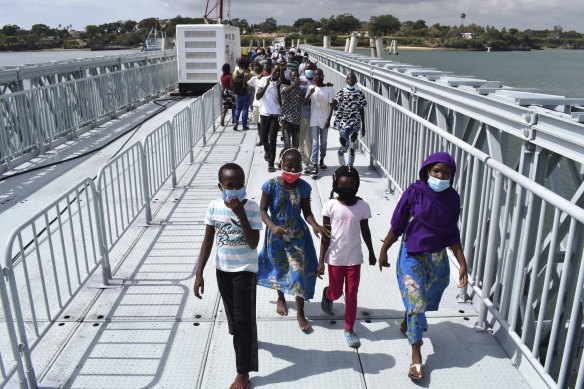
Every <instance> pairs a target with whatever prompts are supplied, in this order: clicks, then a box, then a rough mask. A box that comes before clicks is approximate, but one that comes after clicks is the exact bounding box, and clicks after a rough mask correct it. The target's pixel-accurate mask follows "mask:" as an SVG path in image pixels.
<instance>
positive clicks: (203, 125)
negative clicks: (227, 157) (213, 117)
mask: <svg viewBox="0 0 584 389" xmlns="http://www.w3.org/2000/svg"><path fill="white" fill-rule="evenodd" d="M199 110H200V111H201V126H202V127H203V131H202V132H203V145H207V135H206V134H207V122H206V121H205V95H204V94H203V95H201V99H200V102H199Z"/></svg>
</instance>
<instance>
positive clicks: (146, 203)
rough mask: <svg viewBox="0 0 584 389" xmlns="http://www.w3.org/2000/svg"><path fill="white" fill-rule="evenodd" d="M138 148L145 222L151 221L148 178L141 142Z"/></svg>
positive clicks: (144, 153)
mask: <svg viewBox="0 0 584 389" xmlns="http://www.w3.org/2000/svg"><path fill="white" fill-rule="evenodd" d="M138 144H139V146H138V148H139V150H140V162H141V164H142V172H141V173H142V192H143V193H144V212H145V214H146V224H150V222H151V221H152V210H151V209H150V182H149V180H148V161H147V160H146V150H144V146H143V145H142V142H139V143H138Z"/></svg>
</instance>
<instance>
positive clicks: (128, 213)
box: [0, 85, 220, 388]
mask: <svg viewBox="0 0 584 389" xmlns="http://www.w3.org/2000/svg"><path fill="white" fill-rule="evenodd" d="M219 96H220V86H219V85H216V86H215V87H214V88H213V89H211V90H209V91H208V92H207V93H205V94H204V95H203V96H201V97H200V98H198V99H196V100H195V101H193V102H192V103H191V104H190V105H189V107H187V108H186V109H185V110H182V111H180V112H179V113H178V114H176V115H175V117H173V119H172V121H167V122H165V123H164V124H163V125H161V126H160V127H158V128H157V129H156V130H154V131H153V132H152V133H151V134H149V135H148V136H147V137H146V138H145V140H144V142H136V143H135V144H134V145H132V146H130V147H129V148H128V149H126V150H125V151H124V152H122V153H121V154H119V155H118V156H116V157H115V158H113V159H112V160H110V161H109V162H108V163H107V164H106V165H104V166H103V167H102V168H101V169H100V171H99V173H98V175H97V178H96V183H95V184H94V182H93V181H92V180H91V179H89V178H87V179H85V180H83V181H82V182H81V183H80V184H78V185H77V186H75V187H74V188H72V189H71V190H69V191H68V192H66V193H65V194H64V195H62V196H61V197H59V198H58V199H57V200H55V201H53V202H52V203H51V204H49V205H48V206H47V207H45V208H44V209H43V210H42V211H41V212H39V213H38V214H37V215H35V216H34V217H32V218H29V219H28V220H26V221H24V222H23V223H22V224H21V225H20V226H19V227H18V228H17V229H15V230H14V232H13V233H12V234H11V236H10V238H9V240H8V245H7V249H6V252H5V256H4V268H3V273H4V276H5V277H6V279H7V283H5V281H4V278H2V280H0V302H1V303H2V314H3V316H4V321H5V322H4V325H5V330H4V329H3V328H2V325H0V333H2V341H0V388H3V387H4V386H5V385H6V384H7V383H8V382H9V380H11V379H17V380H18V382H19V385H20V387H22V388H36V387H37V382H36V375H35V371H34V367H33V365H32V361H31V352H32V351H33V350H34V349H35V347H36V346H37V345H38V343H39V342H40V341H41V340H42V339H43V337H44V336H45V335H46V333H47V332H48V331H49V329H50V328H51V326H52V324H53V323H54V322H55V320H58V318H59V317H60V316H61V314H62V313H63V312H64V310H65V309H66V308H67V306H68V305H69V304H70V303H71V301H72V300H73V298H74V297H75V296H76V294H77V293H78V292H79V291H80V290H81V288H83V286H84V285H85V284H86V282H87V281H88V279H89V278H90V277H91V276H92V275H93V273H94V272H95V271H96V269H98V268H99V267H101V279H102V282H103V284H104V285H108V283H109V281H110V280H111V268H110V264H109V252H110V251H111V250H112V248H113V247H114V246H115V245H116V244H117V243H118V242H119V240H120V239H121V238H122V237H123V235H124V233H125V232H126V231H127V230H128V229H129V227H130V226H131V225H132V223H133V222H134V221H135V220H136V219H137V218H138V217H139V216H140V215H141V214H142V213H143V214H144V217H145V219H146V222H147V223H149V222H150V221H151V219H152V215H151V211H150V201H151V200H152V196H153V195H154V194H155V193H156V192H157V191H158V190H160V188H161V187H162V185H163V184H164V182H165V181H166V180H168V178H169V177H171V176H172V177H174V179H173V185H176V169H177V167H178V165H179V164H180V163H181V161H182V160H184V159H185V157H186V156H187V155H188V154H190V153H191V152H192V147H190V150H189V148H188V147H185V145H193V146H194V145H195V144H196V143H198V142H199V141H200V140H202V141H205V132H206V131H207V129H209V128H210V127H211V126H213V129H214V122H215V117H214V116H212V115H214V113H215V112H220V111H219V110H218V109H217V104H220V100H219ZM219 106H220V105H219ZM203 114H204V117H201V116H203ZM176 150H179V151H178V154H177V151H176ZM193 157H194V156H193ZM193 157H192V158H191V159H190V160H191V161H192V160H193ZM0 278H1V277H0ZM28 323H32V325H29V324H28ZM4 334H6V335H7V336H4ZM7 356H11V359H8V358H7ZM15 374H17V378H14V375H15Z"/></svg>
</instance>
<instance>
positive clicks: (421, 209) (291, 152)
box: [194, 48, 467, 389]
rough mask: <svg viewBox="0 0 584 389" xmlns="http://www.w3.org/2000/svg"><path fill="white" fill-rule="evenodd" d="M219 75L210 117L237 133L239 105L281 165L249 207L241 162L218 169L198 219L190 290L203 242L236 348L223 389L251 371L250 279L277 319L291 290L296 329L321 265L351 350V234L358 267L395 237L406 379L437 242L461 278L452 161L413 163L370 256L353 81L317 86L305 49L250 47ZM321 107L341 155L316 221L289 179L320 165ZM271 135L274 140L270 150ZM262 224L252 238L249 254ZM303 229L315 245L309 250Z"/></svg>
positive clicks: (327, 306) (435, 281)
mask: <svg viewBox="0 0 584 389" xmlns="http://www.w3.org/2000/svg"><path fill="white" fill-rule="evenodd" d="M223 73H224V74H223V76H222V77H221V84H222V87H223V93H222V103H223V111H222V115H221V124H222V125H225V123H224V121H225V116H226V113H227V112H228V111H229V110H232V116H233V122H232V124H233V130H235V131H238V130H239V124H240V122H241V125H242V127H241V130H243V131H245V130H248V129H249V127H248V121H247V120H248V111H249V109H250V107H251V109H252V120H253V122H255V123H256V124H257V125H258V133H259V139H260V141H259V142H258V146H263V149H264V159H265V160H266V161H267V171H268V172H275V171H276V167H278V168H279V169H281V174H280V175H277V176H275V177H272V178H270V179H268V180H267V181H266V182H265V183H264V184H263V185H262V188H261V189H262V197H261V200H260V204H257V203H256V202H254V201H253V200H251V199H247V198H246V185H245V182H246V181H245V173H244V171H243V169H242V168H241V167H240V166H239V165H237V164H235V163H228V164H225V165H223V166H222V167H221V168H220V169H219V172H218V188H219V190H220V191H221V192H222V196H221V197H220V198H218V199H216V200H213V201H212V202H211V203H210V204H209V206H208V210H207V215H206V218H205V224H206V231H205V237H204V240H203V243H202V246H201V251H200V254H199V264H198V268H197V272H196V279H195V285H194V292H195V295H196V296H197V297H199V298H202V293H203V292H204V278H203V269H204V268H205V265H206V263H207V260H208V259H209V256H210V254H211V249H212V247H213V241H214V239H215V240H216V241H217V254H216V261H215V267H216V273H217V282H218V285H219V291H220V294H221V297H222V299H223V304H224V307H225V312H226V315H227V319H228V324H229V333H230V334H232V335H233V337H234V340H233V344H234V349H235V355H236V368H237V376H236V378H235V380H234V381H233V384H232V385H231V388H232V389H236V388H249V387H250V386H251V382H250V380H249V372H251V371H258V340H257V339H258V334H257V327H256V321H255V319H256V312H255V306H256V285H260V286H263V287H267V288H271V289H275V290H276V294H277V300H276V301H277V302H276V312H277V313H278V314H279V315H281V316H286V315H287V314H288V309H287V306H286V300H285V294H289V295H291V296H294V299H295V304H296V308H297V309H296V315H297V320H298V325H299V327H300V329H301V330H302V331H305V332H310V329H311V325H310V322H309V321H308V319H307V318H306V316H305V313H304V303H305V301H306V300H310V299H312V298H313V297H314V291H315V284H316V279H317V277H322V276H323V275H324V273H325V270H326V271H327V272H328V286H327V287H325V288H324V291H323V293H322V296H321V301H320V305H321V308H322V310H323V312H325V313H327V314H330V315H332V314H333V313H334V301H335V300H337V299H339V298H340V297H341V296H342V295H343V292H344V294H345V330H344V337H345V340H346V343H347V345H348V346H349V347H353V348H358V347H359V346H360V340H359V337H358V335H357V334H356V333H355V331H354V323H355V318H356V314H357V294H358V289H359V282H360V273H361V265H362V263H363V262H364V255H363V252H362V248H361V238H360V237H362V239H363V241H364V243H365V245H366V247H367V250H368V256H367V258H368V263H369V265H371V266H373V265H376V264H378V265H379V269H380V270H383V268H384V267H388V266H389V262H388V257H387V251H388V249H389V248H390V247H391V246H392V245H393V244H394V243H395V242H397V240H398V239H399V238H400V237H401V245H400V251H399V255H398V258H397V266H396V267H397V269H396V274H397V283H398V285H399V293H400V294H401V297H402V300H403V303H404V308H405V314H404V319H403V321H402V323H401V327H400V330H401V332H402V333H403V335H404V337H407V339H408V341H409V343H410V345H411V352H412V363H411V365H410V369H409V371H408V376H409V377H410V378H411V379H413V380H420V379H422V378H423V377H424V371H423V364H422V356H421V352H420V348H421V346H422V344H423V341H422V336H423V332H424V331H426V330H427V329H428V323H427V320H426V316H425V312H427V311H435V310H437V309H438V306H439V303H440V300H441V297H442V294H443V292H444V290H445V288H446V287H447V286H448V284H449V277H450V269H449V260H448V257H447V255H446V248H450V249H451V250H452V253H453V254H454V257H455V258H456V259H457V260H458V262H459V265H460V270H459V276H458V279H459V284H458V287H464V286H465V285H466V283H467V273H466V259H465V257H464V254H463V251H462V246H461V243H460V232H459V229H458V226H457V222H458V219H459V211H460V199H459V195H458V193H457V192H456V190H455V189H454V188H453V187H452V185H453V182H454V176H455V174H456V165H455V162H454V160H453V158H452V157H451V156H450V155H449V154H447V153H444V152H440V153H435V154H432V155H430V156H429V157H428V158H427V159H426V161H425V162H424V163H423V164H422V166H421V167H420V171H419V179H418V180H417V181H416V182H414V183H412V184H411V185H410V186H409V187H408V188H407V189H406V190H405V191H404V193H403V194H402V196H401V199H400V201H399V203H398V205H397V207H396V209H395V211H394V213H393V217H392V218H391V222H390V223H389V225H390V228H389V232H388V233H387V236H386V237H385V240H384V242H383V246H382V247H381V250H380V252H379V256H378V258H379V261H377V257H376V255H375V252H374V248H373V244H372V238H371V232H370V230H369V223H368V220H369V219H371V217H372V214H371V209H370V206H369V204H368V203H367V201H366V199H364V198H361V197H359V196H358V195H357V194H358V191H359V186H360V177H359V173H358V170H357V169H356V168H355V167H354V163H355V150H356V148H357V147H356V145H357V144H358V138H359V135H361V136H364V135H365V114H364V110H365V107H366V106H367V101H366V98H365V95H364V94H363V92H361V91H359V89H358V87H357V77H356V76H355V75H354V74H352V73H351V74H349V75H347V77H346V85H345V86H344V87H343V88H341V89H340V90H339V91H338V92H337V93H336V94H335V93H334V90H333V85H331V84H326V83H325V79H324V73H323V71H322V70H321V69H319V68H318V66H317V64H316V63H313V62H311V61H310V60H309V58H308V56H306V55H301V54H300V53H299V52H296V51H292V50H291V51H290V52H288V53H287V54H286V53H285V52H284V51H283V50H274V51H273V52H270V50H268V51H266V50H265V49H262V48H258V49H257V50H256V52H255V53H254V55H252V56H251V57H250V58H249V59H247V58H240V59H238V61H237V66H236V68H235V69H234V72H233V73H232V72H231V69H230V66H229V65H228V64H225V65H224V67H223ZM233 111H234V112H233ZM333 114H334V121H333V122H332V124H333V128H334V130H335V131H338V136H339V140H340V143H341V148H340V149H339V150H338V154H339V155H343V154H344V153H346V152H348V153H349V158H348V159H347V161H346V162H347V163H346V165H344V166H341V167H339V168H338V169H336V170H335V172H334V173H333V174H332V190H331V195H330V200H329V201H328V202H327V203H325V204H324V206H323V209H322V215H323V218H322V223H319V221H317V220H316V219H315V217H314V215H313V213H312V209H311V202H310V194H311V191H312V186H311V185H310V184H309V183H308V182H307V181H305V180H303V179H302V178H301V176H302V174H303V172H304V173H306V174H310V175H312V176H316V175H317V174H318V173H319V171H322V170H326V169H327V165H326V163H325V157H326V151H327V138H328V135H329V134H328V130H329V127H330V126H331V121H332V120H333ZM280 131H281V139H282V141H283V143H284V147H283V150H282V152H281V153H280V154H279V155H278V156H277V155H276V150H277V148H276V143H277V140H278V133H279V132H280ZM276 160H278V164H277V165H276ZM264 226H265V233H264V244H263V246H262V247H261V250H260V252H259V253H258V251H257V247H258V242H259V240H260V239H259V238H260V231H261V230H262V228H264ZM309 226H310V227H311V228H312V233H314V235H315V236H316V237H317V238H319V239H320V240H321V244H320V250H319V252H318V253H317V251H316V248H315V246H314V244H313V240H312V236H311V231H310V228H309ZM325 265H326V266H325ZM343 286H344V288H343Z"/></svg>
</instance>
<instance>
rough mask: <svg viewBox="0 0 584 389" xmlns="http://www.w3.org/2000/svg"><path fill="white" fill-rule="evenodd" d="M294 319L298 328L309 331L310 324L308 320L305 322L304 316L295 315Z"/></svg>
mask: <svg viewBox="0 0 584 389" xmlns="http://www.w3.org/2000/svg"><path fill="white" fill-rule="evenodd" d="M296 318H297V319H298V326H299V327H300V329H301V330H302V331H308V330H309V329H310V323H309V322H308V320H306V318H305V317H304V315H301V314H300V313H297V314H296Z"/></svg>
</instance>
